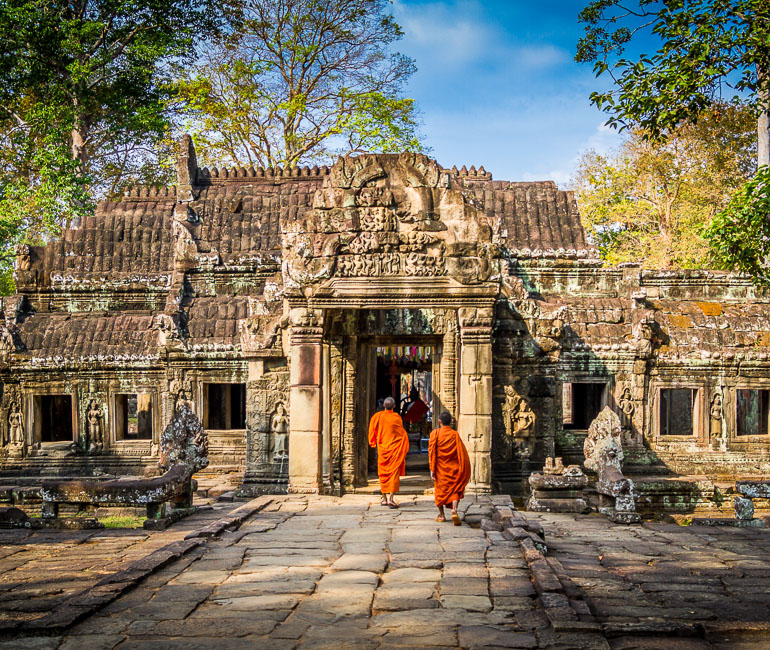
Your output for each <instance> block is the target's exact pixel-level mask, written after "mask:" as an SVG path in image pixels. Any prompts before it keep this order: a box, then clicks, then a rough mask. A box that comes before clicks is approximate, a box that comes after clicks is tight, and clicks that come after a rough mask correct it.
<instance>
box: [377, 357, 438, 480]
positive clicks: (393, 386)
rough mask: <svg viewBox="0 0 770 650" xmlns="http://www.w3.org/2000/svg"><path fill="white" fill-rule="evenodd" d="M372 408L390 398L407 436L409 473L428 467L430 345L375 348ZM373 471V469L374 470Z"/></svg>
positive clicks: (430, 397)
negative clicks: (373, 399) (394, 403)
mask: <svg viewBox="0 0 770 650" xmlns="http://www.w3.org/2000/svg"><path fill="white" fill-rule="evenodd" d="M374 352H375V375H376V379H375V382H376V390H375V404H374V406H375V409H378V408H380V404H381V403H382V402H381V400H384V399H385V398H386V397H392V398H393V399H394V400H396V408H397V409H398V412H399V413H400V414H401V417H402V418H403V420H404V428H405V429H406V431H407V434H408V435H409V453H408V455H407V459H406V464H407V470H408V471H426V470H427V468H428V440H429V437H430V432H431V430H432V429H433V428H434V427H433V422H434V421H435V415H434V414H433V402H434V400H433V363H434V357H435V356H436V354H435V350H434V346H431V345H380V346H376V347H375V350H374ZM375 469H376V468H375Z"/></svg>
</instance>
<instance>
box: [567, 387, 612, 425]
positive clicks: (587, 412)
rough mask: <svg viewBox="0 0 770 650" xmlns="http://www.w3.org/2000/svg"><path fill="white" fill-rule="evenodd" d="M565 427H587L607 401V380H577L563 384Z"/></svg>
mask: <svg viewBox="0 0 770 650" xmlns="http://www.w3.org/2000/svg"><path fill="white" fill-rule="evenodd" d="M562 391H563V392H562V414H563V416H564V422H563V424H564V428H565V429H587V428H588V427H590V426H591V422H593V421H594V420H595V419H596V416H597V415H599V412H600V411H601V410H602V408H603V407H604V405H605V404H606V403H607V402H606V391H607V383H606V382H601V383H600V382H575V383H565V384H564V385H563V386H562Z"/></svg>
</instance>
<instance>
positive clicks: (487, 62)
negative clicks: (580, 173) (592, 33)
mask: <svg viewBox="0 0 770 650" xmlns="http://www.w3.org/2000/svg"><path fill="white" fill-rule="evenodd" d="M585 4H586V2H581V1H576V0H540V1H536V2H530V1H529V0H393V13H394V15H395V16H396V19H397V21H398V22H399V24H400V25H401V26H402V28H403V29H404V38H403V39H402V40H401V41H400V42H399V43H397V49H398V51H400V52H403V53H404V54H407V55H409V56H411V57H412V58H414V59H415V61H416V63H417V68H418V71H417V73H416V74H415V75H414V76H413V77H412V79H411V80H410V82H409V85H408V87H407V94H408V96H410V97H413V98H414V99H416V100H417V103H418V105H419V107H420V109H421V111H422V114H423V120H424V127H423V133H424V134H425V136H426V138H425V139H426V144H427V145H428V146H429V147H431V148H432V155H433V157H435V158H436V159H437V160H438V161H439V163H440V164H442V165H445V166H448V167H451V166H452V165H457V166H458V167H461V166H462V165H467V166H468V167H470V166H471V165H476V167H478V166H480V165H484V167H485V169H486V170H487V171H490V172H492V175H493V178H495V179H498V180H512V181H521V180H555V181H556V182H558V183H559V184H560V185H561V186H562V187H563V186H564V185H565V184H566V183H567V182H568V181H569V179H570V176H571V174H572V172H573V170H574V168H575V165H576V162H577V158H578V156H579V155H580V153H581V152H582V151H585V150H587V149H589V148H595V149H597V150H598V151H606V150H607V149H609V148H611V147H612V146H614V145H616V144H617V143H618V142H619V140H620V138H619V136H618V135H617V133H616V132H615V131H612V130H610V129H608V128H607V127H605V126H603V124H604V122H605V121H606V116H605V115H604V114H603V113H601V112H600V111H599V110H597V109H596V108H595V107H593V106H592V105H591V104H590V101H589V99H588V98H589V95H590V93H591V92H592V91H593V90H597V89H599V88H601V87H606V86H607V85H608V84H609V81H608V80H606V79H600V80H597V79H596V78H595V77H594V74H593V72H592V70H591V66H590V65H587V64H578V63H576V62H575V61H574V60H573V57H574V53H575V45H576V43H577V41H578V39H579V38H580V36H581V34H582V27H581V25H580V24H578V21H577V14H578V12H579V11H580V9H582V8H583V7H584V6H585Z"/></svg>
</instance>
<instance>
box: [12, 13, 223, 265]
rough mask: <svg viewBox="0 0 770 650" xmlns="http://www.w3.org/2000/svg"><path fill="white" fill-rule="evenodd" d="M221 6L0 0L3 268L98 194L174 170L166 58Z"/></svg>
mask: <svg viewBox="0 0 770 650" xmlns="http://www.w3.org/2000/svg"><path fill="white" fill-rule="evenodd" d="M217 15H218V12H217V11H213V10H212V7H211V6H209V2H208V0H75V1H74V2H70V3H52V2H49V1H47V0H0V42H2V44H3V46H2V49H1V50H0V275H3V274H5V275H7V271H8V263H9V259H10V257H12V250H13V248H14V246H15V245H16V244H18V243H22V242H24V243H41V242H43V241H46V240H48V239H50V238H51V237H55V236H56V235H57V234H58V233H59V231H60V230H61V229H62V228H63V227H66V226H67V225H68V224H69V223H70V222H72V221H73V220H74V219H77V218H79V217H82V216H84V215H87V214H90V213H92V212H93V208H94V200H95V199H96V198H99V197H101V196H106V195H111V194H115V193H118V192H120V191H121V190H122V189H123V188H124V187H125V186H126V185H128V184H130V183H132V182H134V181H136V180H140V179H146V178H147V177H151V176H156V177H158V180H159V181H160V182H163V181H165V180H166V178H164V177H163V176H164V174H165V175H166V177H167V176H168V171H166V169H167V163H168V161H167V150H168V139H169V132H170V124H169V114H168V111H169V104H168V100H169V97H170V94H169V90H170V82H171V79H172V76H171V72H172V70H171V68H170V63H171V62H173V61H180V60H184V59H188V58H190V57H191V56H192V55H193V53H194V50H193V47H192V46H193V37H198V38H200V37H205V36H206V35H208V34H210V33H212V32H213V31H215V28H216V24H215V20H216V16H217ZM95 179H98V181H96V180H95Z"/></svg>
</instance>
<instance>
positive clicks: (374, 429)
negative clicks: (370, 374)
mask: <svg viewBox="0 0 770 650" xmlns="http://www.w3.org/2000/svg"><path fill="white" fill-rule="evenodd" d="M395 406H396V402H395V400H394V399H393V398H392V397H386V398H385V402H384V403H383V407H384V408H385V410H384V411H380V412H379V413H375V414H374V415H373V416H372V419H371V420H369V446H370V447H377V474H378V475H379V477H380V492H381V493H382V501H381V502H380V503H381V505H383V506H390V507H391V508H398V504H397V503H396V502H395V501H394V500H393V495H394V494H395V493H396V492H398V488H399V483H400V481H399V478H400V477H401V476H403V475H404V474H406V453H407V452H408V451H409V438H408V437H407V435H406V430H405V429H404V424H403V422H402V420H401V416H400V415H399V414H398V413H394V412H393V408H394V407H395Z"/></svg>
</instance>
